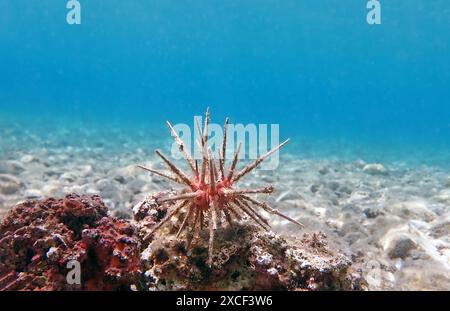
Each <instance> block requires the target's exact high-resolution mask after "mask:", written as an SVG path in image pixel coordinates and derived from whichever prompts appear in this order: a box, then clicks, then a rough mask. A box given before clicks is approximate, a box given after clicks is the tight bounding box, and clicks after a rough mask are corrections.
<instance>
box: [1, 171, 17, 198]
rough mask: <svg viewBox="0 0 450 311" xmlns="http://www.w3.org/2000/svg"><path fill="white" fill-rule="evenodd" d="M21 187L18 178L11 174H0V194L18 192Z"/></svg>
mask: <svg viewBox="0 0 450 311" xmlns="http://www.w3.org/2000/svg"><path fill="white" fill-rule="evenodd" d="M21 187H22V182H21V181H20V179H19V178H17V177H15V176H13V175H8V174H0V194H5V195H10V194H14V193H16V192H18V191H19V190H20V188H21Z"/></svg>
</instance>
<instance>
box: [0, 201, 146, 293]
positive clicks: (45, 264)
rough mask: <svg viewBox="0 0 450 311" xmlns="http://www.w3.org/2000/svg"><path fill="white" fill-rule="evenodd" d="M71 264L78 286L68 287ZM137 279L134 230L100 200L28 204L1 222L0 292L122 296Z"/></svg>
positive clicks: (136, 248)
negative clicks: (76, 269)
mask: <svg viewBox="0 0 450 311" xmlns="http://www.w3.org/2000/svg"><path fill="white" fill-rule="evenodd" d="M72 260H77V261H78V262H79V263H80V264H81V284H79V285H77V284H73V285H70V284H68V282H67V281H66V276H67V274H68V273H69V271H70V270H71V269H68V267H67V264H68V263H69V262H70V261H72ZM69 268H71V267H70V266H69ZM139 274H140V261H139V241H138V239H137V238H136V237H135V229H134V227H133V226H132V225H131V224H130V223H128V222H126V221H123V220H119V219H116V218H113V217H110V216H108V209H107V207H106V206H105V205H104V203H103V202H102V200H101V199H100V197H99V196H95V195H94V196H78V195H75V194H70V195H68V196H66V197H65V198H64V199H58V200H57V199H46V200H43V201H26V202H24V203H20V204H18V205H17V206H16V207H15V208H14V209H13V210H12V211H10V212H9V214H7V215H6V217H5V219H3V221H2V222H1V225H0V290H119V289H123V290H126V289H130V286H131V284H134V282H135V281H136V279H137V278H138V276H139Z"/></svg>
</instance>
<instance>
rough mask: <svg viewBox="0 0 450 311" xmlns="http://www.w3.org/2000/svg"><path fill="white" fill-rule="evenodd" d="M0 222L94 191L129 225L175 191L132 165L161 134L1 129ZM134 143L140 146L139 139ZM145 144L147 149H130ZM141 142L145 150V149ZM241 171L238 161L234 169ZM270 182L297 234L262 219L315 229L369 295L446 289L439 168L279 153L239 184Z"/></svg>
mask: <svg viewBox="0 0 450 311" xmlns="http://www.w3.org/2000/svg"><path fill="white" fill-rule="evenodd" d="M1 131H2V140H1V141H0V150H1V152H0V217H2V216H3V215H5V214H6V213H7V212H8V210H9V209H11V208H12V207H13V206H14V205H15V204H16V203H17V202H19V201H22V200H25V199H36V198H44V197H49V196H52V197H63V196H64V195H65V194H68V193H71V192H76V193H80V194H99V195H101V196H102V198H103V199H104V201H105V203H106V204H107V206H108V207H109V208H110V210H111V212H112V214H113V215H115V216H118V217H122V218H130V217H131V215H132V212H131V208H132V207H133V205H134V204H136V203H137V202H139V201H140V200H142V199H143V198H144V197H145V196H147V195H149V194H151V193H154V192H158V191H162V190H168V189H171V188H172V187H173V186H174V185H172V184H171V183H169V182H166V181H165V180H163V179H161V178H159V177H156V176H151V175H150V174H149V173H147V172H146V171H143V170H141V169H139V168H138V167H137V166H136V165H137V164H144V165H146V166H150V167H154V168H155V167H156V168H160V167H162V165H161V163H160V162H159V160H158V159H157V157H156V156H155V155H154V153H153V149H155V148H161V149H163V150H165V151H166V153H168V151H167V150H168V149H169V147H170V144H171V141H170V140H169V138H170V137H168V136H166V135H165V136H162V135H153V136H149V135H148V132H146V131H144V130H142V131H141V132H137V133H135V135H137V136H136V137H138V139H130V138H129V137H127V134H124V133H122V132H121V131H118V130H117V131H113V132H111V131H105V132H98V131H93V132H90V131H82V132H81V133H80V132H78V133H74V131H72V130H69V129H60V130H58V131H52V132H47V133H46V135H37V134H35V133H34V132H32V131H26V130H23V129H22V127H21V126H19V125H17V126H8V127H5V128H2V129H1ZM139 138H140V139H139ZM144 140H145V141H146V142H147V144H142V143H139V142H142V141H144ZM148 142H150V143H148ZM240 165H241V166H242V165H243V163H240ZM268 183H270V184H273V185H275V187H276V192H275V193H274V194H273V195H271V196H270V197H266V198H265V199H266V200H267V201H268V202H269V203H270V204H271V206H273V207H276V208H278V209H279V210H280V211H282V212H283V213H285V214H287V215H289V216H290V217H292V218H294V219H296V220H298V221H301V222H302V223H303V224H305V226H306V228H305V229H304V230H299V229H298V227H296V226H294V225H292V224H291V223H289V222H287V221H284V220H283V219H280V218H277V217H276V216H271V215H267V214H265V216H266V217H267V218H269V219H270V223H271V225H272V226H273V229H274V230H276V231H278V232H282V233H289V234H292V235H301V234H303V233H304V232H318V231H322V232H324V233H325V234H327V236H328V237H329V238H330V239H331V240H332V241H335V243H337V244H339V246H340V247H342V248H343V249H346V250H347V253H348V254H350V255H351V258H352V260H353V262H354V266H356V267H357V268H359V269H361V272H362V273H363V275H364V276H365V278H366V280H367V281H368V284H369V288H370V289H371V290H391V289H396V290H433V289H439V290H448V289H450V172H449V171H448V170H447V169H445V168H443V167H440V166H432V165H429V166H427V165H421V166H414V167H412V166H408V165H407V164H405V163H404V162H401V161H398V162H393V161H390V162H387V163H366V162H365V161H364V159H360V160H356V161H355V160H344V159H340V158H338V157H337V158H336V157H318V158H306V159H305V158H302V157H301V156H299V155H297V154H294V153H293V151H292V150H290V149H287V150H283V152H282V154H281V163H280V165H279V167H278V169H277V170H276V171H263V170H256V171H255V172H254V173H253V174H251V175H249V176H247V177H246V178H245V180H244V179H243V180H242V182H241V186H242V187H245V186H252V187H255V186H261V185H265V184H268Z"/></svg>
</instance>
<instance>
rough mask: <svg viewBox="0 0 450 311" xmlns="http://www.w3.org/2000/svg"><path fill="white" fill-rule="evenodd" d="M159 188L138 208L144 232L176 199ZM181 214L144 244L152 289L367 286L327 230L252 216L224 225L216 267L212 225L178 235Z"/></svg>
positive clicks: (145, 266) (142, 233) (146, 271)
mask: <svg viewBox="0 0 450 311" xmlns="http://www.w3.org/2000/svg"><path fill="white" fill-rule="evenodd" d="M166 195H167V193H165V194H157V195H156V196H153V197H149V198H146V199H145V200H143V201H142V202H140V203H139V204H137V205H136V206H135V207H134V208H133V213H134V217H135V221H136V224H137V226H138V227H139V228H140V229H139V230H140V236H141V237H143V236H146V235H147V233H148V232H149V231H150V230H151V229H152V227H154V226H156V225H157V224H158V223H159V222H160V221H161V220H162V219H163V218H164V217H165V215H166V213H167V209H168V208H169V207H171V203H168V202H165V203H162V204H158V203H157V201H156V198H158V197H162V196H166ZM179 220H180V219H176V218H175V217H173V219H172V220H171V221H169V224H168V225H166V226H165V227H163V228H162V229H160V230H157V231H156V232H155V234H154V235H153V238H152V239H151V240H150V241H147V242H145V243H143V244H142V246H143V247H142V253H141V260H142V265H143V266H142V269H143V273H144V276H145V278H144V279H145V281H144V283H146V286H147V287H148V288H149V289H152V290H361V289H364V288H365V281H364V280H363V278H362V277H361V276H360V274H359V273H356V272H352V269H351V260H350V258H349V257H347V256H346V255H344V254H343V253H342V251H340V250H338V249H334V248H333V247H331V246H329V245H328V238H327V237H326V235H325V234H323V233H312V234H304V235H303V237H301V238H296V237H291V236H289V237H287V236H281V235H278V234H276V233H274V232H272V231H264V230H262V229H261V228H260V227H258V226H256V225H253V224H251V223H250V222H249V220H248V219H242V220H240V221H237V220H235V221H233V225H232V226H226V227H220V226H219V227H218V228H217V231H216V238H215V241H214V255H213V261H212V262H213V264H212V267H209V266H208V264H207V260H208V239H209V233H208V230H207V229H206V228H205V227H204V228H203V229H202V230H200V232H199V236H198V237H193V234H192V232H190V231H188V232H186V233H185V234H183V235H181V236H180V238H178V239H177V238H176V235H177V232H178V230H179V227H180V221H179Z"/></svg>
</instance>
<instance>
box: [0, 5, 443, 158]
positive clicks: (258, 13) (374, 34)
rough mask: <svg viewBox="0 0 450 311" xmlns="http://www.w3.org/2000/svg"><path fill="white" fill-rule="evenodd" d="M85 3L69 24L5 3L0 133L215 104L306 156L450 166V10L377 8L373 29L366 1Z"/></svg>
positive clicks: (219, 118) (48, 9)
mask: <svg viewBox="0 0 450 311" xmlns="http://www.w3.org/2000/svg"><path fill="white" fill-rule="evenodd" d="M80 2H81V5H82V20H81V22H82V23H81V25H68V24H67V23H66V13H67V11H68V10H67V9H66V1H65V0H46V1H30V0H0V107H1V110H0V121H1V122H3V124H7V122H11V121H17V122H21V120H22V122H23V124H24V125H23V126H24V128H27V127H30V129H32V126H35V125H36V124H32V122H30V120H34V123H38V122H48V121H49V120H50V119H51V120H53V121H54V122H56V123H58V124H81V122H86V123H85V124H86V126H87V127H98V128H105V127H106V128H107V127H108V125H109V124H114V126H122V127H124V128H130V129H132V128H133V127H134V126H143V125H149V124H150V125H154V124H158V125H160V126H161V127H163V126H164V125H163V123H162V122H163V121H164V120H166V119H170V120H173V121H174V122H186V123H188V124H192V115H194V114H199V113H201V112H203V111H204V109H205V107H206V106H210V107H211V109H212V112H213V117H214V120H215V121H216V122H218V123H222V122H223V119H224V117H225V116H226V115H229V116H230V117H231V118H232V122H240V123H279V124H280V128H281V136H283V137H291V138H293V144H292V146H293V147H291V148H295V146H298V147H299V148H298V149H299V150H303V152H305V150H309V151H311V152H312V154H314V153H316V152H317V153H320V151H321V150H322V151H323V152H324V153H328V154H333V153H334V152H336V154H338V153H339V152H342V153H343V154H345V153H346V152H348V153H356V154H357V153H358V152H359V153H361V154H362V155H364V156H365V157H366V158H370V157H371V155H372V156H373V157H374V158H375V160H376V159H377V158H382V157H383V155H388V154H389V155H390V157H391V158H392V159H398V160H401V159H403V158H404V157H406V156H409V157H410V158H413V159H416V160H417V162H419V163H421V162H426V161H427V160H429V159H430V156H436V155H439V156H438V158H439V159H440V160H441V161H442V162H443V163H447V164H448V163H450V157H448V154H449V150H450V56H449V55H450V1H448V0H433V1H425V0H392V1H381V4H382V24H381V25H372V26H371V25H368V24H367V23H366V14H367V9H366V3H367V1H365V0H346V1H337V0H292V1H279V0H277V1H275V0H227V1H218V0H191V1H182V0H176V1H175V0H139V1H138V0H126V1H125V0H109V1H105V0H80ZM23 120H25V121H23ZM39 120H46V121H39ZM111 139H113V136H112V137H111ZM330 146H336V147H333V148H332V147H330ZM340 146H342V147H340ZM24 148H26V146H24ZM327 148H328V149H327ZM291 151H293V149H291Z"/></svg>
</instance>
